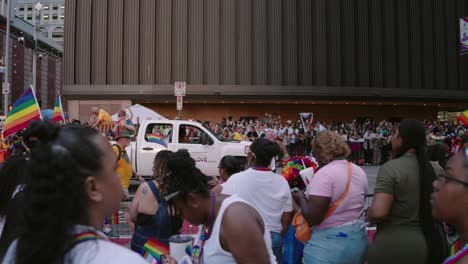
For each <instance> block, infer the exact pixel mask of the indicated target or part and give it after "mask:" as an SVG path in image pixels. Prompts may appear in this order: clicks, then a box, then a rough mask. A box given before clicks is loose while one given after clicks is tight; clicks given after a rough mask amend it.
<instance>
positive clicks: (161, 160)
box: [153, 150, 173, 186]
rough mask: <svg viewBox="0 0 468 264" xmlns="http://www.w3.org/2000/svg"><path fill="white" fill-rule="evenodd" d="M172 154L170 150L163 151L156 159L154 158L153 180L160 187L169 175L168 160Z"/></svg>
mask: <svg viewBox="0 0 468 264" xmlns="http://www.w3.org/2000/svg"><path fill="white" fill-rule="evenodd" d="M171 153H173V152H172V151H170V150H161V151H159V152H158V154H157V155H156V157H154V163H153V180H155V181H156V182H157V183H158V185H159V186H161V184H162V181H163V178H164V177H166V175H167V173H168V168H167V158H168V157H169V155H170V154H171Z"/></svg>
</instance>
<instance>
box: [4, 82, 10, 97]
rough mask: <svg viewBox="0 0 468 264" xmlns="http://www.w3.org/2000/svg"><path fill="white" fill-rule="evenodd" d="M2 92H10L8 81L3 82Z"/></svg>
mask: <svg viewBox="0 0 468 264" xmlns="http://www.w3.org/2000/svg"><path fill="white" fill-rule="evenodd" d="M2 92H3V94H7V93H10V83H3V85H2Z"/></svg>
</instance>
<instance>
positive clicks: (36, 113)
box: [3, 87, 42, 137]
mask: <svg viewBox="0 0 468 264" xmlns="http://www.w3.org/2000/svg"><path fill="white" fill-rule="evenodd" d="M41 119H42V116H41V110H40V109H39V105H38V103H37V99H36V95H35V94H34V91H33V89H32V87H30V88H29V89H27V90H26V91H25V92H24V93H23V94H22V95H21V97H20V98H19V99H18V100H16V102H15V103H14V104H13V107H12V109H11V111H10V112H9V113H8V115H7V118H6V120H5V126H4V127H3V136H4V137H7V136H9V135H11V134H14V133H16V132H18V131H20V130H22V129H25V128H26V127H27V126H28V125H29V122H31V121H32V120H41Z"/></svg>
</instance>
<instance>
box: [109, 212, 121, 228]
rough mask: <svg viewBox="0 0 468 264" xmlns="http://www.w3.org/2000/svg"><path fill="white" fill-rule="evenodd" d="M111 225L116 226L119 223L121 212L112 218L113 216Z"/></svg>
mask: <svg viewBox="0 0 468 264" xmlns="http://www.w3.org/2000/svg"><path fill="white" fill-rule="evenodd" d="M110 222H111V224H113V225H116V224H118V223H119V212H118V211H117V212H115V213H114V214H113V215H112V216H111V221H110Z"/></svg>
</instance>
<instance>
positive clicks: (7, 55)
mask: <svg viewBox="0 0 468 264" xmlns="http://www.w3.org/2000/svg"><path fill="white" fill-rule="evenodd" d="M10 2H11V0H8V1H7V11H6V12H7V18H6V19H7V26H6V31H7V32H6V38H5V39H6V43H5V78H4V79H5V81H4V82H5V83H9V77H10V76H9V74H10V13H11V7H10ZM3 96H4V105H3V113H4V114H5V116H6V115H7V113H8V99H9V96H10V89H9V88H8V92H7V93H5V94H4V95H3Z"/></svg>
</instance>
